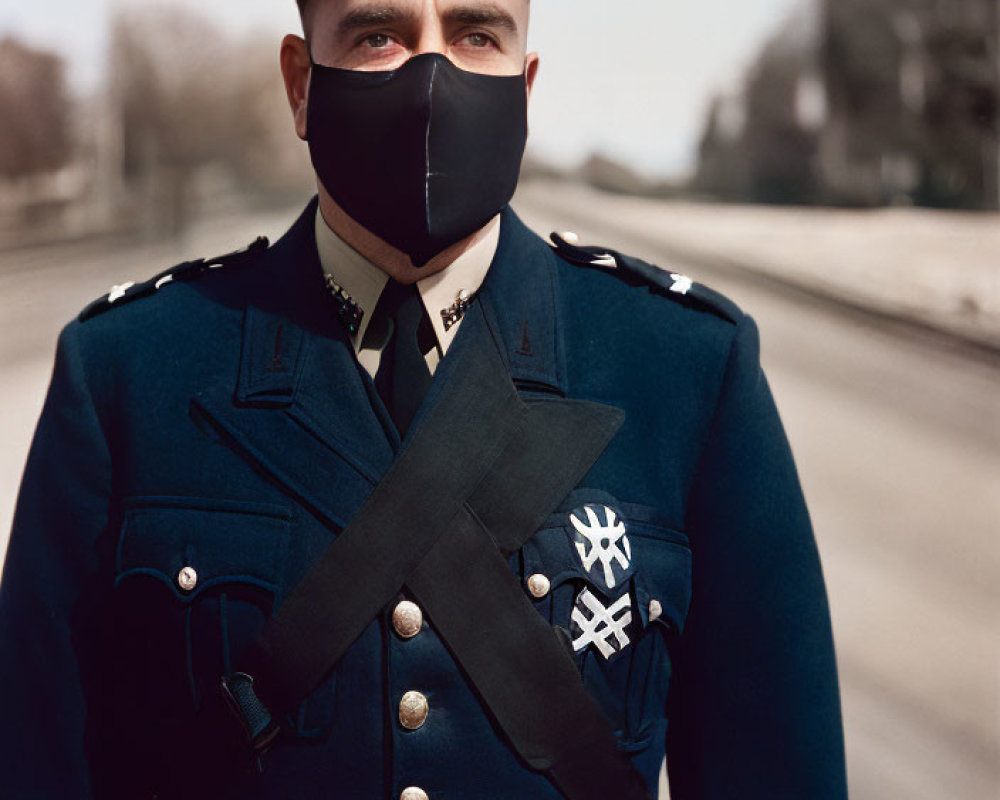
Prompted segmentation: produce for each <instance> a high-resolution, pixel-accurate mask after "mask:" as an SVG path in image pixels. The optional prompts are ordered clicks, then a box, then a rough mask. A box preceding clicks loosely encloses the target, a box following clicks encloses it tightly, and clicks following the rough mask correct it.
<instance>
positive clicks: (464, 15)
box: [441, 3, 517, 33]
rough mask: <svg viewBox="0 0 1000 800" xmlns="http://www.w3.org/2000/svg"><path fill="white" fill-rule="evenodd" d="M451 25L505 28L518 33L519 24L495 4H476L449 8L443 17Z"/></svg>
mask: <svg viewBox="0 0 1000 800" xmlns="http://www.w3.org/2000/svg"><path fill="white" fill-rule="evenodd" d="M441 16H442V18H443V19H444V21H445V23H447V24H450V25H482V26H484V27H488V28H504V29H505V30H507V31H508V32H510V33H517V23H516V22H515V21H514V17H512V16H511V15H510V13H509V12H508V11H507V10H506V9H504V8H501V7H500V6H498V5H496V4H495V3H476V4H472V5H464V6H455V7H454V8H449V9H448V10H447V11H445V12H444V13H443V14H442V15H441Z"/></svg>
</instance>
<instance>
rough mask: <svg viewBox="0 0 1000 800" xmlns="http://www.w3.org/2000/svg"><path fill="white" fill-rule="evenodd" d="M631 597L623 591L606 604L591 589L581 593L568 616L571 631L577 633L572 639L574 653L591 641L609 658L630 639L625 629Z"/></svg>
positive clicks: (630, 617)
mask: <svg viewBox="0 0 1000 800" xmlns="http://www.w3.org/2000/svg"><path fill="white" fill-rule="evenodd" d="M630 599H631V598H630V597H629V595H628V594H624V595H622V596H621V597H619V598H618V599H617V600H615V602H614V603H612V604H611V605H610V606H605V605H604V603H602V602H601V601H600V599H598V597H597V595H595V594H594V593H593V592H591V591H590V589H584V590H583V591H582V592H580V596H579V597H577V598H576V605H575V606H574V607H573V613H572V615H571V617H570V619H571V622H572V631H573V633H574V634H576V633H579V635H578V636H576V638H575V639H573V650H574V652H577V653H579V652H580V651H581V650H583V649H584V648H586V647H587V645H589V644H593V645H594V646H595V647H596V648H597V650H598V652H599V653H600V654H601V655H602V656H604V658H605V659H608V658H611V656H613V655H614V654H615V653H619V652H621V651H622V650H623V649H625V647H627V646H628V644H629V641H630V640H629V638H628V634H627V633H626V632H625V629H626V628H627V627H628V626H629V624H630V623H631V622H632V608H631V602H630Z"/></svg>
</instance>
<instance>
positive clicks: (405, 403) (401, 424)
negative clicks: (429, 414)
mask: <svg viewBox="0 0 1000 800" xmlns="http://www.w3.org/2000/svg"><path fill="white" fill-rule="evenodd" d="M389 320H392V334H391V336H390V338H389V341H388V342H387V343H386V345H385V347H384V349H383V350H382V357H381V359H380V360H379V366H378V371H377V372H376V373H375V388H376V390H378V393H379V396H380V397H381V398H382V402H383V403H385V406H386V408H387V409H389V414H390V416H391V417H392V421H393V422H394V423H395V424H396V427H397V428H398V429H399V433H400V435H405V433H406V431H407V429H408V428H409V427H410V423H411V422H412V421H413V417H414V415H415V414H416V413H417V408H419V407H420V402H421V400H423V398H424V395H425V394H427V389H428V388H430V385H431V371H430V369H429V368H428V366H427V361H426V360H425V359H424V353H426V352H428V351H429V350H430V348H431V347H433V346H434V329H433V328H432V326H431V321H430V317H428V316H427V312H426V310H425V309H424V304H423V301H422V300H421V299H420V292H419V290H418V289H417V285H416V284H415V283H411V284H403V283H397V282H396V281H394V280H392V279H390V280H389V283H388V284H387V285H386V287H385V289H383V291H382V294H381V296H380V297H379V299H378V303H377V304H376V306H375V310H374V311H373V312H372V319H371V322H370V323H369V326H368V332H371V333H373V334H375V336H376V337H379V338H381V337H384V332H385V331H386V330H387V329H388V327H389ZM373 328H374V330H373ZM368 332H366V335H365V339H366V340H368V339H369V336H368Z"/></svg>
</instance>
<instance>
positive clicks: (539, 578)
mask: <svg viewBox="0 0 1000 800" xmlns="http://www.w3.org/2000/svg"><path fill="white" fill-rule="evenodd" d="M551 587H552V584H551V583H550V582H549V579H548V578H547V577H546V576H545V575H542V573H540V572H536V573H535V574H534V575H532V576H531V577H529V578H528V591H529V592H531V595H532V597H545V595H547V594H548V593H549V589H550V588H551Z"/></svg>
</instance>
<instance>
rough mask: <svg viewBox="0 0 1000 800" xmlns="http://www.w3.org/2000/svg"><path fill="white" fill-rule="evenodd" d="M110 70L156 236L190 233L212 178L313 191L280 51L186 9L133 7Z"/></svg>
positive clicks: (114, 44) (256, 188)
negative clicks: (237, 37)
mask: <svg viewBox="0 0 1000 800" xmlns="http://www.w3.org/2000/svg"><path fill="white" fill-rule="evenodd" d="M111 64H112V79H111V80H112V83H113V86H112V94H113V96H114V97H115V98H116V103H115V105H117V107H118V109H119V113H120V115H121V120H122V138H123V159H122V161H123V164H122V166H123V170H124V173H125V178H126V180H127V181H128V182H129V183H131V184H132V185H133V186H141V187H144V191H145V192H146V195H147V196H146V199H147V206H148V207H149V208H150V209H151V213H152V215H153V219H154V221H155V227H156V228H157V229H161V230H162V229H166V230H177V229H180V228H181V227H183V225H184V224H185V222H186V221H187V220H188V219H189V218H190V217H191V216H192V214H194V213H195V212H196V210H197V209H196V205H197V203H196V197H195V194H196V189H197V188H199V187H200V188H202V189H203V188H204V186H203V184H204V183H205V180H206V179H207V178H211V179H212V180H214V182H215V183H216V184H218V185H219V186H220V187H222V188H228V189H229V190H230V191H231V190H233V189H235V190H237V191H239V192H240V193H248V192H249V193H262V192H274V191H288V190H296V189H297V190H300V191H301V190H302V189H304V188H306V187H308V185H309V184H308V183H307V176H308V175H309V172H308V159H307V158H305V157H304V155H303V153H302V148H301V146H300V143H299V142H298V139H297V138H296V137H295V136H294V133H293V131H292V125H291V121H290V117H289V113H288V110H287V106H286V104H285V100H284V90H283V86H282V83H281V77H280V72H279V70H278V64H277V53H276V48H275V45H274V43H273V41H270V40H266V41H261V40H257V39H251V40H248V41H244V42H236V41H233V40H231V39H228V38H227V37H225V36H224V35H223V34H222V33H221V32H220V31H219V30H218V29H216V28H215V27H214V26H213V25H212V24H211V23H209V22H207V21H206V20H205V19H203V18H202V17H201V16H199V15H197V14H194V13H192V12H190V11H186V10H182V9H180V8H178V7H166V6H153V7H141V8H140V7H133V8H129V9H123V10H122V11H120V12H119V13H118V15H117V16H116V18H115V20H114V23H113V28H112V37H111ZM226 183H229V184H230V185H229V186H228V187H225V184H226Z"/></svg>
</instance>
